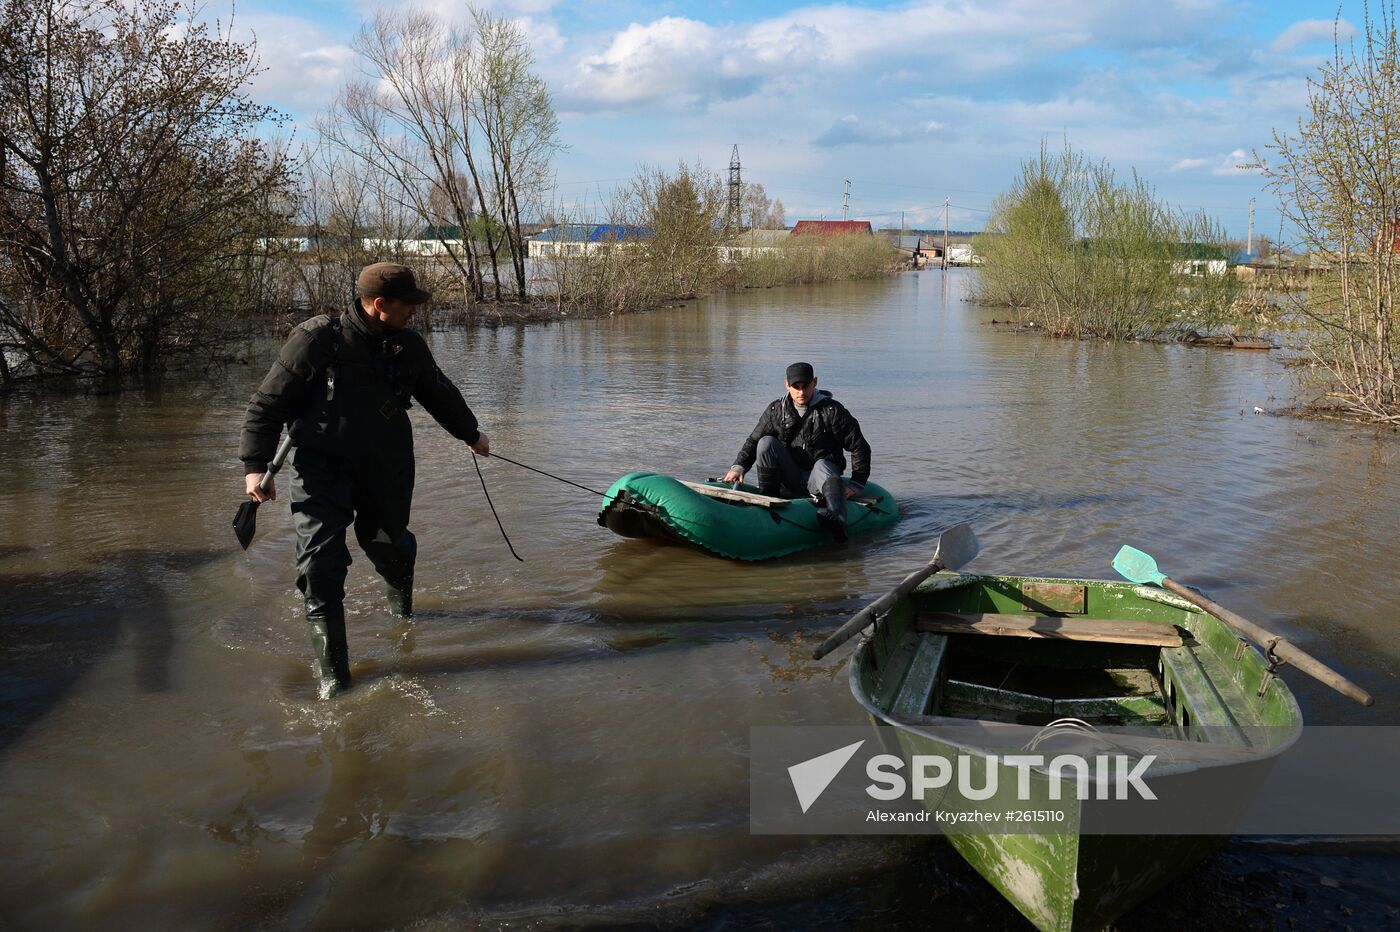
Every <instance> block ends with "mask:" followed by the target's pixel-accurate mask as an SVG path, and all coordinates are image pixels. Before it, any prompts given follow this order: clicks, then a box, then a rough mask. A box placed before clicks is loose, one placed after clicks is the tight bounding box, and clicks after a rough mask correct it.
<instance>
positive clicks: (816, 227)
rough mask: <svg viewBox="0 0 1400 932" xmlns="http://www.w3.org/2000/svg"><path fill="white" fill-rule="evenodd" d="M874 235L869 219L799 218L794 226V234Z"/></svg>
mask: <svg viewBox="0 0 1400 932" xmlns="http://www.w3.org/2000/svg"><path fill="white" fill-rule="evenodd" d="M857 234H858V235H861V236H874V235H875V231H874V230H873V229H871V227H870V221H869V220H799V221H797V225H796V226H794V227H793V228H792V235H793V236H822V237H828V238H829V237H833V236H852V235H857Z"/></svg>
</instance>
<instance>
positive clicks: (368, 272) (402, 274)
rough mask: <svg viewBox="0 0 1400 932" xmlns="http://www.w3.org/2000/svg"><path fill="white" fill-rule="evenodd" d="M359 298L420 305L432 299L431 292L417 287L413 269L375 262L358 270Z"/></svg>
mask: <svg viewBox="0 0 1400 932" xmlns="http://www.w3.org/2000/svg"><path fill="white" fill-rule="evenodd" d="M355 286H356V287H357V288H358V289H359V291H360V296H361V297H365V298H397V299H399V300H400V301H404V302H406V303H408V304H422V303H423V302H425V301H428V300H430V299H431V298H432V296H433V293H432V292H431V291H424V290H423V289H422V288H419V287H418V281H417V280H416V279H415V278H414V277H413V269H410V268H409V267H408V266H406V265H399V264H398V263H397V262H376V263H374V265H367V266H365V267H364V268H363V269H361V270H360V278H359V280H358V281H356V282H355Z"/></svg>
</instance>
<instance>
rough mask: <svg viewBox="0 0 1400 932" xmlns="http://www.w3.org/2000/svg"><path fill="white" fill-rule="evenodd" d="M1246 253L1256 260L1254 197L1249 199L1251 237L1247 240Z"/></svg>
mask: <svg viewBox="0 0 1400 932" xmlns="http://www.w3.org/2000/svg"><path fill="white" fill-rule="evenodd" d="M1244 254H1245V255H1246V256H1249V261H1250V262H1253V261H1254V198H1252V197H1251V198H1250V199H1249V239H1247V240H1245V245H1244Z"/></svg>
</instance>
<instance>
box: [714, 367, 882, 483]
mask: <svg viewBox="0 0 1400 932" xmlns="http://www.w3.org/2000/svg"><path fill="white" fill-rule="evenodd" d="M764 437H777V438H778V439H779V440H781V441H782V442H783V443H785V444H787V446H788V448H789V449H791V450H792V451H793V452H794V454H795V455H794V459H796V460H797V465H799V466H800V467H802V468H803V469H811V468H812V464H813V463H815V462H816V461H817V460H821V459H827V460H832V461H834V462H835V463H836V465H837V466H838V467H839V468H840V469H841V470H843V471H844V470H845V468H846V457H845V456H843V455H842V451H843V450H849V451H850V452H851V481H852V482H855V483H857V484H859V485H865V483H866V481H867V480H868V479H869V478H870V444H868V443H866V442H865V436H864V435H863V434H862V433H861V432H860V422H859V421H857V420H856V419H855V418H853V417H851V412H849V411H847V410H846V408H845V406H844V405H842V404H841V402H839V401H837V400H836V399H835V398H832V397H831V392H828V391H826V390H824V389H823V390H818V391H817V394H816V397H814V398H813V399H812V403H811V404H810V405H808V406H807V415H806V417H799V416H798V414H797V408H796V406H794V405H793V403H792V398H791V397H790V396H788V395H784V396H783V397H781V398H779V399H778V400H777V401H775V402H773V403H772V404H770V405H769V406H768V407H767V409H765V410H764V412H763V416H762V417H760V418H759V419H758V426H757V427H755V428H754V429H753V433H751V434H749V439H748V440H745V441H744V446H743V448H742V449H741V450H739V456H738V457H737V458H736V459H735V460H734V465H736V466H738V467H739V468H740V469H743V470H744V471H745V472H748V470H749V467H751V466H753V462H754V459H755V458H757V456H758V441H760V440H762V439H763V438H764ZM804 459H805V460H806V461H805V462H804Z"/></svg>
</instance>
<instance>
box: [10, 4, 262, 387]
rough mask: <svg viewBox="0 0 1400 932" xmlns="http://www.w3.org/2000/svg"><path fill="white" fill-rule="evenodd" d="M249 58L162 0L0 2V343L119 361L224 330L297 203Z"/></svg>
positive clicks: (187, 349) (106, 366) (148, 367)
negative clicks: (262, 128) (263, 247)
mask: <svg viewBox="0 0 1400 932" xmlns="http://www.w3.org/2000/svg"><path fill="white" fill-rule="evenodd" d="M256 72H257V60H256V57H255V54H254V49H253V47H252V45H250V44H249V45H245V44H240V43H237V42H234V41H232V40H231V39H230V38H229V37H228V36H227V35H223V34H218V33H214V32H211V30H210V29H209V27H207V26H206V25H204V24H201V23H199V22H198V21H196V20H195V18H194V14H193V12H192V11H188V10H185V9H184V8H182V7H180V6H179V5H178V4H177V3H174V2H170V0H3V3H0V342H3V344H4V346H3V347H0V349H8V350H10V351H15V352H18V353H19V354H21V355H22V356H23V358H24V360H25V366H26V368H27V369H29V370H31V371H32V372H35V373H46V372H65V373H75V374H82V373H101V374H105V375H108V376H114V375H119V374H122V373H124V372H129V371H144V372H150V371H154V370H156V369H158V368H159V367H160V366H161V365H162V364H163V362H164V361H165V360H166V359H167V358H169V357H172V356H177V355H182V354H189V353H193V352H197V351H200V350H206V349H209V348H210V347H211V346H212V345H214V344H215V343H217V341H218V340H219V339H220V337H221V336H222V334H223V332H224V331H225V330H226V328H225V327H223V326H222V324H223V322H224V321H226V319H227V311H228V306H229V305H230V304H231V303H235V302H237V303H242V302H243V300H244V295H243V294H242V292H241V286H242V284H243V283H244V278H243V273H244V272H245V271H246V269H247V264H248V260H249V256H250V254H251V253H252V252H253V245H254V243H255V242H256V240H257V239H258V237H259V236H260V235H264V234H266V233H267V232H270V231H271V230H272V229H273V228H275V227H276V226H279V225H281V224H282V223H284V222H285V221H286V219H287V218H286V216H285V213H284V214H283V215H282V216H277V213H279V212H285V211H287V210H288V204H289V203H290V202H289V201H288V199H287V198H286V197H285V192H286V190H287V187H288V184H289V180H290V173H289V169H288V162H287V160H286V158H285V156H284V154H283V153H281V152H279V151H274V150H272V149H271V148H270V147H268V146H267V145H265V144H263V143H261V142H259V141H257V140H256V138H255V134H256V132H257V129H258V128H259V124H262V123H264V122H265V121H268V120H273V119H275V118H276V114H275V113H274V112H273V111H272V110H270V109H268V108H265V107H260V106H257V105H255V104H253V103H252V102H251V101H250V100H249V99H248V98H247V96H246V95H245V93H244V88H245V87H246V86H247V84H248V81H249V80H250V79H251V78H252V76H253V75H254V74H255V73H256ZM0 355H3V353H2V352H0ZM6 372H7V373H9V372H10V367H9V366H8V364H7V365H6ZM11 374H12V373H11Z"/></svg>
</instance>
